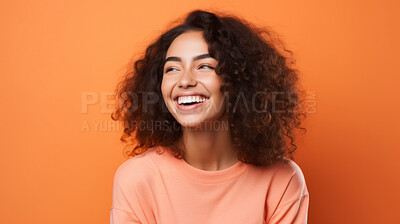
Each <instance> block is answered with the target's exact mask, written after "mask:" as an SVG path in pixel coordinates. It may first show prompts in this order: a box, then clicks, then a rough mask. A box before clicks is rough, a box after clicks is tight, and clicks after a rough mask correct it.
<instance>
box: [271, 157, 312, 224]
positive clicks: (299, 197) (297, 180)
mask: <svg viewBox="0 0 400 224" xmlns="http://www.w3.org/2000/svg"><path fill="white" fill-rule="evenodd" d="M291 166H292V167H293V168H294V172H293V174H292V175H291V177H290V180H289V182H288V184H287V186H286V189H285V191H284V194H283V196H282V198H281V200H280V202H279V204H278V206H277V208H276V210H275V211H274V213H273V214H272V216H271V218H270V220H269V222H268V224H278V223H279V224H281V223H291V224H306V223H307V217H308V205H309V193H308V190H307V186H306V182H305V179H304V175H303V173H302V171H301V169H300V168H299V167H298V165H297V164H295V163H294V162H291Z"/></svg>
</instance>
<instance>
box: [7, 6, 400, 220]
mask: <svg viewBox="0 0 400 224" xmlns="http://www.w3.org/2000/svg"><path fill="white" fill-rule="evenodd" d="M109 2H110V1H54V0H48V1H43V0H41V1H32V0H30V1H27V0H25V1H20V0H17V1H4V0H3V1H2V2H1V3H0V24H1V25H0V28H1V35H0V55H1V56H0V72H1V80H0V81H1V90H0V91H1V141H0V144H1V145H0V146H1V156H0V172H1V185H0V198H1V199H0V223H5V224H14V223H38V224H39V223H40V224H53V223H59V224H63V223H65V224H67V223H68V224H70V223H85V224H91V223H93V224H98V223H108V222H109V209H110V204H111V191H112V178H113V174H114V172H115V170H116V168H117V167H118V165H119V164H120V163H122V162H123V161H124V160H125V158H124V157H123V155H122V150H123V144H122V143H120V142H119V137H120V134H121V131H122V130H121V128H120V127H118V126H116V125H115V123H113V122H112V120H111V119H110V109H112V108H113V103H112V101H111V100H110V99H111V98H110V94H111V93H112V91H113V90H114V88H115V85H116V83H117V81H118V80H119V77H120V76H121V75H122V74H123V71H124V68H125V65H126V63H127V62H128V61H129V60H130V58H131V57H132V56H133V55H134V54H135V53H137V52H140V51H142V50H143V49H144V47H145V46H146V44H147V43H148V41H149V40H151V39H152V38H154V37H156V36H157V35H158V34H160V32H161V31H163V30H164V28H165V27H166V26H167V25H168V24H169V23H170V22H171V21H173V20H174V19H175V18H177V17H178V16H181V15H183V14H184V13H186V12H187V11H189V10H191V9H195V8H203V9H210V8H217V9H220V10H222V9H224V10H226V11H228V12H232V13H234V14H236V15H239V16H242V17H244V18H246V19H248V20H249V21H252V22H254V23H255V24H258V25H269V26H271V27H272V28H273V29H274V30H275V31H277V32H278V33H280V34H281V36H282V39H283V40H284V41H285V42H286V43H287V47H288V48H290V49H292V50H293V51H294V53H295V57H296V58H297V65H298V68H299V69H300V70H301V75H302V83H303V86H304V88H305V89H306V90H308V91H310V93H311V95H313V94H315V96H310V97H309V98H308V99H307V103H308V106H309V116H308V119H307V121H306V126H307V128H308V129H309V130H308V133H307V134H306V136H305V137H304V138H303V139H301V140H300V141H299V142H298V143H299V150H298V151H297V158H296V160H295V161H296V162H297V163H298V164H299V165H300V166H301V168H302V169H303V172H304V175H305V177H306V181H307V185H308V189H309V191H310V210H309V223H312V224H315V223H324V224H329V223H341V224H345V223H385V224H386V223H400V216H399V211H400V207H399V200H400V197H399V195H400V193H399V189H400V181H399V178H400V175H399V170H400V161H398V159H399V158H400V153H399V149H400V147H399V146H400V144H399V139H400V138H399V137H400V136H399V132H398V131H397V128H398V127H399V126H400V119H399V116H398V110H399V109H400V107H399V104H398V101H399V96H400V94H399V83H400V82H399V80H400V78H399V77H400V66H399V64H400V63H399V59H400V43H399V42H400V41H399V40H400V31H399V27H400V26H399V22H398V21H400V18H399V15H398V14H397V13H398V12H399V10H400V7H399V1H395V0H393V1H366V0H354V1H345V0H330V1H321V0H312V1H287V0H274V1H254V0H246V1H233V0H226V1H218V2H212V1H207V0H200V1H178V0H176V1H167V2H164V1H157V2H155V1H151V0H147V1H136V2H135V1H112V2H113V3H109ZM86 109H87V110H86ZM86 125H87V126H86Z"/></svg>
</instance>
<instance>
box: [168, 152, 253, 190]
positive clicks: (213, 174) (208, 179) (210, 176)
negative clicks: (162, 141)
mask: <svg viewBox="0 0 400 224" xmlns="http://www.w3.org/2000/svg"><path fill="white" fill-rule="evenodd" d="M162 147H163V148H165V149H166V150H165V151H166V152H167V154H168V156H167V157H168V159H169V160H170V161H171V162H172V164H174V166H175V167H176V169H177V171H178V172H179V173H181V174H183V175H184V176H186V177H188V178H190V179H192V180H194V181H197V182H201V183H206V184H217V183H223V182H228V181H230V180H233V179H236V178H238V177H239V176H240V175H242V174H243V173H244V172H246V170H247V169H248V168H249V164H247V163H244V162H242V161H238V162H236V163H235V164H233V165H232V166H230V167H228V168H225V169H222V170H217V171H208V170H202V169H199V168H196V167H194V166H192V165H190V164H188V163H187V162H186V161H185V160H184V159H178V158H176V157H175V156H174V155H173V152H172V150H170V149H169V148H168V147H165V146H162Z"/></svg>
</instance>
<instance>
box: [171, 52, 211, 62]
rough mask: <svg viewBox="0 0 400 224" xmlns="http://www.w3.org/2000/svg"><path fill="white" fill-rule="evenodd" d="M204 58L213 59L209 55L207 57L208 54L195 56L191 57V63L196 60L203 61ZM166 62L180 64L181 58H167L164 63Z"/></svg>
mask: <svg viewBox="0 0 400 224" xmlns="http://www.w3.org/2000/svg"><path fill="white" fill-rule="evenodd" d="M204 58H213V57H211V55H209V54H201V55H197V56H195V57H193V59H192V61H197V60H200V59H204ZM167 61H179V62H182V58H180V57H168V58H167V59H165V62H164V63H166V62H167Z"/></svg>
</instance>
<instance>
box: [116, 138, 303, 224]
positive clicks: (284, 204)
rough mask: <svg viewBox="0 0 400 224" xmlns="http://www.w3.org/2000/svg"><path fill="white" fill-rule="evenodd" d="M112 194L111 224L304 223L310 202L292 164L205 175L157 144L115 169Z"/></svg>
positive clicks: (236, 168)
mask: <svg viewBox="0 0 400 224" xmlns="http://www.w3.org/2000/svg"><path fill="white" fill-rule="evenodd" d="M162 149H165V151H164V153H162V154H159V153H158V152H157V151H159V150H161V151H162ZM112 196H113V198H112V206H111V212H110V221H111V224H133V223H142V224H155V223H157V224H197V223H198V224H225V223H229V224H235V223H237V224H263V223H271V224H272V223H282V224H289V223H295V224H298V223H307V213H308V202H309V195H308V191H307V186H306V183H305V179H304V176H303V173H302V171H301V169H300V168H299V166H298V165H297V164H296V163H294V162H293V161H291V160H287V163H284V162H277V163H275V164H273V165H271V166H268V167H256V166H253V165H250V164H246V163H243V162H240V161H239V162H237V163H236V164H235V165H233V166H231V167H229V168H226V169H223V170H218V171H205V170H201V169H198V168H195V167H193V166H191V165H189V164H188V163H186V161H185V160H183V159H178V158H175V157H174V156H173V154H172V152H171V151H170V150H169V149H168V148H166V147H161V146H159V147H154V148H151V149H149V150H148V151H146V152H144V153H142V154H140V155H138V156H135V157H133V158H131V159H129V160H127V161H126V162H124V163H123V164H122V165H121V166H120V167H119V168H118V169H117V171H116V173H115V176H114V186H113V195H112Z"/></svg>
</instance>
